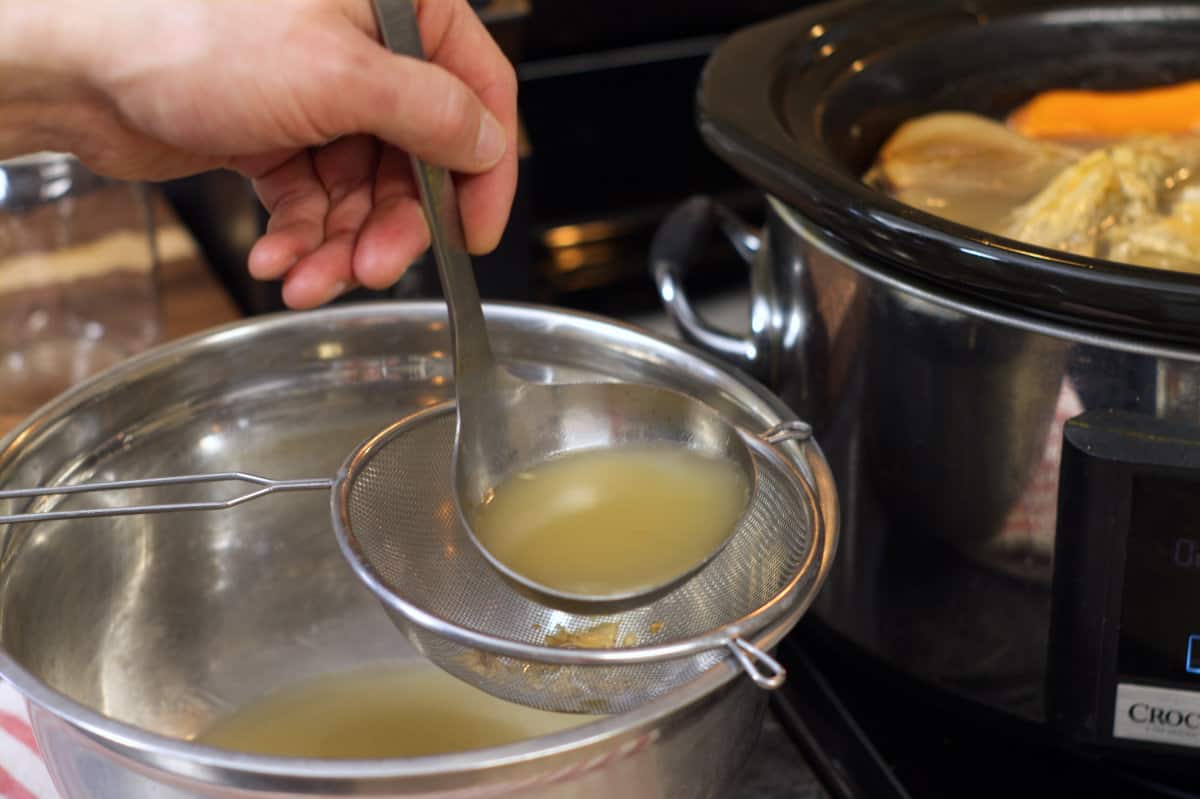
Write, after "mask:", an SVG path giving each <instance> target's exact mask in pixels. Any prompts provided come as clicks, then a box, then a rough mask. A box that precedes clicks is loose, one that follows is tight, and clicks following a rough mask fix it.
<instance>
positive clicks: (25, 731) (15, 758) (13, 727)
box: [0, 680, 59, 799]
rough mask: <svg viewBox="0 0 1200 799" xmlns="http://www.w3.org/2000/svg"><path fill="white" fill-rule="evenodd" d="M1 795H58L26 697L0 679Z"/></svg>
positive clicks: (9, 798) (39, 798) (27, 798)
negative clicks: (35, 735)
mask: <svg viewBox="0 0 1200 799" xmlns="http://www.w3.org/2000/svg"><path fill="white" fill-rule="evenodd" d="M0 799H59V798H58V792H57V791H56V790H55V789H54V783H52V782H51V781H50V775H49V774H48V773H47V772H46V767H45V766H44V765H43V764H42V759H41V757H40V756H39V755H38V750H37V744H36V743H35V742H34V740H33V730H31V729H30V728H29V717H28V716H27V715H26V713H25V700H24V699H22V698H21V695H20V694H18V693H17V692H16V690H15V689H14V688H13V687H12V686H11V685H9V684H8V683H6V682H4V681H3V680H0Z"/></svg>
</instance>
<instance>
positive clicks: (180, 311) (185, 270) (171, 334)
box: [0, 197, 241, 435]
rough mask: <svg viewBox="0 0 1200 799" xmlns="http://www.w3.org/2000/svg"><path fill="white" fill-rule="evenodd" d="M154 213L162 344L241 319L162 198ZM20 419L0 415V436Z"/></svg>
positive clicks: (21, 416) (197, 249) (193, 243)
mask: <svg viewBox="0 0 1200 799" xmlns="http://www.w3.org/2000/svg"><path fill="white" fill-rule="evenodd" d="M154 213H155V219H156V222H157V238H158V250H159V254H160V258H161V261H160V263H159V290H160V297H161V300H162V311H163V329H162V337H161V341H162V342H166V341H172V340H174V339H178V338H183V337H185V336H190V335H191V334H193V333H198V332H200V331H201V330H206V329H208V328H210V327H215V326H217V325H222V324H225V323H226V322H232V321H234V320H236V319H239V318H241V313H240V311H239V310H238V308H237V306H236V305H235V304H234V302H233V299H232V298H231V297H230V296H229V294H228V292H226V291H225V288H224V287H223V286H222V285H221V283H220V282H219V281H218V280H217V279H216V277H215V276H214V275H213V273H212V272H211V271H210V270H209V267H208V265H207V263H205V261H204V258H203V256H202V255H201V254H200V250H199V248H198V247H197V246H196V243H195V241H194V240H193V239H192V237H191V235H190V234H189V233H188V232H187V230H186V229H185V228H184V227H183V225H182V224H181V223H180V222H179V220H178V218H177V217H176V216H175V214H174V212H173V211H172V210H171V208H170V206H169V205H167V203H166V202H165V201H164V200H162V198H161V197H156V200H155V209H154ZM23 418H24V416H23V415H22V414H3V413H0V435H4V434H6V433H7V432H8V431H9V430H11V429H12V428H13V427H15V426H16V425H17V424H18V423H19V422H20V421H21V420H22V419H23Z"/></svg>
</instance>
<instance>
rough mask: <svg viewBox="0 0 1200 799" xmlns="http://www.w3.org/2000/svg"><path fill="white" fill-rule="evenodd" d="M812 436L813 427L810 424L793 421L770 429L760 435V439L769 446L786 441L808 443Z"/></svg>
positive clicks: (797, 420) (781, 423)
mask: <svg viewBox="0 0 1200 799" xmlns="http://www.w3.org/2000/svg"><path fill="white" fill-rule="evenodd" d="M812 434H813V430H812V425H810V424H809V423H808V422H802V421H800V420H799V419H791V420H789V421H786V422H780V423H779V424H777V425H775V426H773V427H770V428H768V429H767V430H765V431H764V432H762V433H761V434H759V438H761V439H762V440H763V441H765V442H767V443H768V444H782V443H783V442H785V441H808V440H809V439H811V438H812Z"/></svg>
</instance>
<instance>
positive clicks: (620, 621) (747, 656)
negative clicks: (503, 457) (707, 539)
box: [331, 403, 824, 713]
mask: <svg viewBox="0 0 1200 799" xmlns="http://www.w3.org/2000/svg"><path fill="white" fill-rule="evenodd" d="M455 417H456V415H455V408H454V404H453V403H446V404H443V405H438V406H434V407H432V408H429V409H426V410H423V411H420V412H418V413H416V414H413V415H411V416H409V417H406V418H404V419H402V420H400V421H398V422H396V423H395V424H393V425H391V426H390V427H388V428H387V429H385V430H384V431H382V432H381V433H379V434H378V435H376V436H375V437H374V438H372V439H371V440H369V441H368V442H366V443H365V444H364V445H363V447H361V448H360V449H359V450H358V451H357V452H356V453H355V454H354V455H353V456H352V457H351V458H350V459H349V460H348V461H347V463H346V465H345V466H344V467H343V468H342V471H341V473H340V474H339V476H338V480H337V484H336V486H335V489H334V492H333V496H332V500H331V501H332V506H333V518H334V527H335V530H336V533H337V538H338V543H339V545H340V546H341V547H342V551H343V553H344V555H345V556H346V558H347V560H348V561H349V562H350V564H351V566H352V567H353V568H354V570H355V571H356V573H357V574H358V576H359V577H360V578H361V579H362V580H363V581H364V582H365V583H366V584H367V586H369V587H370V589H371V590H372V591H373V592H374V593H375V594H376V596H377V597H378V598H379V599H380V600H381V601H382V603H383V605H384V607H385V608H386V609H387V611H388V613H389V614H390V615H391V617H392V620H393V621H394V622H395V624H396V625H397V626H398V627H399V628H400V629H401V630H402V631H403V632H404V633H405V634H406V635H407V637H408V638H409V639H410V640H411V641H412V643H413V644H414V645H415V646H416V647H417V648H418V649H419V650H420V651H421V652H422V654H424V655H425V656H426V657H428V658H429V659H430V660H431V661H433V662H434V663H436V664H437V665H439V666H440V667H442V668H443V669H445V670H446V671H448V672H450V673H452V674H454V675H455V676H457V677H459V678H460V679H462V680H464V681H466V682H469V683H471V684H473V685H476V686H478V687H480V688H482V689H483V690H485V691H487V692H489V693H491V694H494V695H495V696H498V697H501V698H503V699H507V700H509V701H513V702H519V703H521V704H524V705H529V706H532V707H538V708H542V709H545V710H553V711H560V712H586V713H616V712H621V711H624V710H628V709H630V708H633V707H636V706H638V705H640V704H642V703H644V702H646V701H647V700H649V699H652V698H653V697H655V696H657V695H659V694H661V693H664V692H666V691H668V690H670V689H671V688H673V687H674V686H677V685H679V684H681V683H683V682H686V681H688V680H690V679H691V678H693V677H695V676H697V675H698V674H700V673H701V672H703V671H705V670H707V669H709V668H711V667H712V666H714V665H715V664H717V663H718V662H720V661H721V660H723V659H724V658H727V657H729V656H731V655H732V656H733V657H734V658H736V659H737V661H738V663H739V664H740V665H741V666H742V668H744V669H745V671H746V672H747V673H748V674H749V675H750V676H751V677H752V678H753V679H754V680H755V681H756V682H757V683H759V684H760V685H762V686H763V687H767V688H774V687H777V686H778V685H779V684H781V683H782V681H783V677H784V673H783V669H782V668H781V667H780V666H779V664H777V663H776V662H775V661H774V660H773V659H771V658H770V657H769V656H767V655H766V654H765V653H763V652H762V651H760V650H759V649H758V648H756V647H755V646H753V645H752V644H751V643H750V642H749V640H748V639H751V638H753V637H754V636H755V635H757V634H758V633H760V632H761V631H763V630H764V629H766V628H767V627H768V626H769V625H770V624H771V623H772V622H773V621H775V620H777V619H779V618H780V617H782V616H784V615H786V614H787V613H789V612H790V611H793V610H794V609H795V608H796V606H797V604H798V603H802V602H805V601H807V599H809V598H810V597H811V593H812V588H813V586H814V584H815V576H816V574H815V573H816V571H817V569H818V564H819V562H820V560H821V557H820V555H821V548H822V546H823V545H824V540H823V532H824V531H823V528H822V522H821V519H820V512H819V510H818V506H817V504H816V501H815V497H814V494H813V491H812V489H811V487H810V486H809V484H808V482H807V481H806V479H805V478H804V476H803V472H802V471H801V470H800V469H798V468H797V466H796V461H794V460H793V458H794V457H795V456H794V454H790V453H788V452H786V451H785V448H784V447H781V446H779V445H781V444H782V443H783V442H785V441H788V440H799V441H804V440H806V439H807V438H808V437H809V434H810V433H809V429H808V427H807V425H804V424H803V423H800V422H790V423H785V424H784V425H780V426H779V427H776V428H773V429H772V430H770V431H767V432H766V433H764V434H762V435H761V436H756V435H753V434H750V433H747V432H744V431H742V434H743V436H744V438H745V442H746V444H747V447H748V448H749V450H750V452H751V453H752V457H753V459H754V464H755V468H756V470H757V474H758V479H757V481H756V484H755V489H754V496H753V497H752V499H751V503H750V507H749V509H748V511H747V513H746V515H745V516H744V517H743V519H742V521H741V523H740V524H739V526H738V528H737V529H736V531H735V532H734V533H733V535H732V536H731V538H730V539H729V541H728V543H727V544H726V546H725V549H724V550H723V551H722V552H721V554H720V555H718V556H717V557H716V558H715V559H713V560H712V561H711V562H710V563H709V564H708V566H707V567H706V568H705V569H703V570H702V571H700V572H699V573H698V574H696V575H695V576H694V577H692V578H691V579H690V580H688V581H687V582H685V583H684V584H682V585H681V586H680V587H678V588H676V589H675V590H673V591H671V592H670V593H668V594H666V595H665V596H662V597H661V598H659V599H657V600H656V601H654V602H652V603H651V604H648V605H643V606H641V607H638V608H636V609H633V610H629V611H625V612H621V613H614V614H610V615H589V614H585V613H574V612H570V611H568V610H564V609H562V608H561V607H553V608H552V607H549V606H547V605H544V604H541V603H540V602H539V601H537V599H536V598H534V597H532V596H529V595H526V594H524V593H522V592H521V591H519V590H518V589H517V588H515V587H514V586H513V584H512V583H511V582H510V581H507V580H505V579H504V578H503V577H502V576H501V575H500V574H499V573H498V572H497V571H496V570H495V569H494V568H493V567H492V566H491V565H490V564H489V563H488V561H487V560H486V559H485V558H484V556H483V555H482V554H481V553H480V552H479V550H478V548H477V547H476V546H474V545H473V544H472V542H471V540H470V538H469V535H468V533H467V531H466V530H465V529H464V527H463V525H462V524H461V522H460V519H459V515H458V513H457V511H456V509H455V504H454V484H453V475H452V470H451V468H450V462H451V457H452V454H453V449H454V430H455ZM792 449H793V451H794V452H799V450H798V449H796V448H794V447H793V448H792Z"/></svg>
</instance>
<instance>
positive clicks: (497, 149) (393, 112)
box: [324, 49, 507, 173]
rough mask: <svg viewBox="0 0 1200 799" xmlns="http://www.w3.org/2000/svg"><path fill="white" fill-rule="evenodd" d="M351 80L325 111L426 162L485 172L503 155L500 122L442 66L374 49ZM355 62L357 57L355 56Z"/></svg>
mask: <svg viewBox="0 0 1200 799" xmlns="http://www.w3.org/2000/svg"><path fill="white" fill-rule="evenodd" d="M366 61H367V64H366V66H367V68H366V69H360V70H358V71H357V74H358V78H357V80H356V81H354V83H355V84H356V85H352V86H345V85H343V86H342V87H341V89H339V90H338V91H336V92H335V94H334V101H333V102H332V103H329V104H328V105H326V106H325V109H324V110H326V111H327V112H328V113H330V114H331V115H332V116H334V118H335V119H337V120H340V121H341V124H339V125H335V127H339V128H340V127H343V126H345V124H346V123H349V124H350V126H351V127H352V128H353V130H346V131H339V132H340V133H354V132H357V133H370V134H373V135H374V136H377V137H378V138H380V139H382V140H383V141H385V142H387V143H388V144H391V145H393V146H395V147H398V148H400V149H402V150H406V151H407V152H409V153H410V154H412V155H415V156H417V157H418V158H421V159H422V160H425V161H428V162H430V163H434V164H438V165H439V166H444V167H446V168H448V169H451V170H454V171H456V172H467V173H477V172H486V171H487V170H488V169H490V168H491V167H493V166H494V165H495V164H496V162H498V161H499V160H500V159H501V157H503V155H504V151H505V149H506V147H507V139H506V136H505V132H504V128H503V127H502V126H501V124H500V122H499V121H497V119H496V117H494V116H493V115H492V114H491V112H489V111H488V110H487V108H486V107H485V106H484V104H483V102H482V101H481V100H480V99H479V97H478V96H477V95H476V94H475V93H474V92H473V91H471V89H470V88H468V87H467V85H466V84H465V83H463V82H462V81H461V80H459V79H458V78H457V77H455V76H454V75H452V74H451V73H450V72H448V71H446V70H445V69H444V68H442V67H440V66H438V65H436V64H433V63H430V62H428V61H423V60H420V59H415V58H409V57H407V56H401V55H395V54H393V53H390V52H388V51H386V50H382V49H376V50H374V51H373V54H372V55H371V56H370V57H369V58H368V59H366ZM360 63H362V62H361V61H360Z"/></svg>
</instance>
